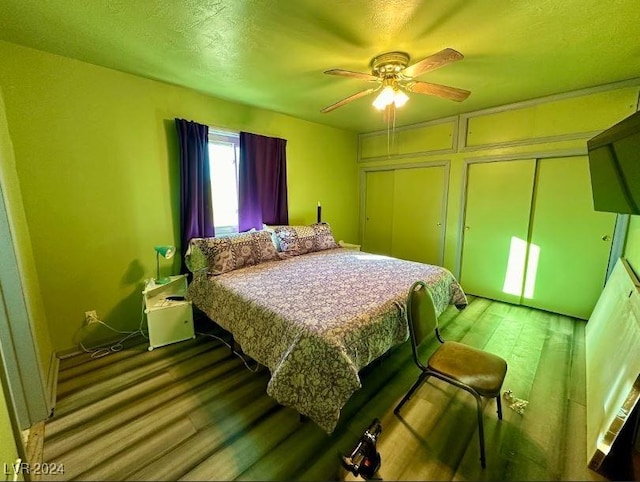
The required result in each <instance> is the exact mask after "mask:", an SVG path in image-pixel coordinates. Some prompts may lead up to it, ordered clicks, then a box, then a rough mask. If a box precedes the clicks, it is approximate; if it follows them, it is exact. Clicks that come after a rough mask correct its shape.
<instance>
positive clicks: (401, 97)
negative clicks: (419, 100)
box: [393, 89, 409, 107]
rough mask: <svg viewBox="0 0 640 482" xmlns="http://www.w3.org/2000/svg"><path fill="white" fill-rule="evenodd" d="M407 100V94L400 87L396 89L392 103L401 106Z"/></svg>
mask: <svg viewBox="0 0 640 482" xmlns="http://www.w3.org/2000/svg"><path fill="white" fill-rule="evenodd" d="M408 100H409V96H408V95H407V94H405V93H404V92H402V91H401V90H400V89H398V90H396V92H395V95H394V97H393V103H394V104H395V105H396V107H402V106H403V105H405V104H406V103H407V101H408Z"/></svg>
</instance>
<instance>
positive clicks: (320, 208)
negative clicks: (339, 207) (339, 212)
mask: <svg viewBox="0 0 640 482" xmlns="http://www.w3.org/2000/svg"><path fill="white" fill-rule="evenodd" d="M316 222H318V223H321V222H322V206H321V205H320V201H318V216H317V221H316Z"/></svg>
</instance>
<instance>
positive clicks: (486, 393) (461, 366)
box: [427, 341, 507, 398]
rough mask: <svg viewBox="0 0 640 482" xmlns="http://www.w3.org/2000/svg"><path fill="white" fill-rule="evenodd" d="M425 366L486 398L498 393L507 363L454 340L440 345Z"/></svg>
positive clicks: (493, 396) (491, 354)
mask: <svg viewBox="0 0 640 482" xmlns="http://www.w3.org/2000/svg"><path fill="white" fill-rule="evenodd" d="M427 367H428V368H429V369H430V370H434V371H436V372H440V373H442V374H443V375H446V376H448V377H451V378H452V379H454V380H457V381H458V382H460V383H463V384H465V385H468V386H470V387H471V388H473V389H474V390H475V391H476V392H478V393H479V394H480V395H482V396H483V397H489V398H495V397H496V396H498V395H499V394H500V388H502V382H503V381H504V377H505V375H506V374H507V362H505V361H504V360H503V359H502V358H500V357H499V356H496V355H494V354H493V353H487V352H486V351H482V350H478V349H477V348H474V347H472V346H469V345H465V344H463V343H458V342H456V341H445V342H444V343H443V344H442V345H440V346H439V347H438V349H437V350H436V352H435V353H434V354H433V355H432V356H431V358H429V361H428V363H427Z"/></svg>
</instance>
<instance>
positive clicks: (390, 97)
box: [373, 85, 396, 110]
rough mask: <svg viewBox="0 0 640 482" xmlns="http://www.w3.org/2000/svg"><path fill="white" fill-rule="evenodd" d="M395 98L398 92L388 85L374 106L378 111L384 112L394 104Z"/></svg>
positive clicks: (376, 99)
mask: <svg viewBox="0 0 640 482" xmlns="http://www.w3.org/2000/svg"><path fill="white" fill-rule="evenodd" d="M395 96H396V92H395V90H394V89H393V87H391V86H390V85H386V86H384V88H383V89H382V91H381V92H380V93H379V94H378V96H377V97H376V98H375V100H374V101H373V106H374V107H375V108H376V109H378V110H384V108H385V107H387V106H388V105H389V104H391V103H393V101H394V99H395Z"/></svg>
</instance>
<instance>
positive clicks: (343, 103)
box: [320, 87, 379, 114]
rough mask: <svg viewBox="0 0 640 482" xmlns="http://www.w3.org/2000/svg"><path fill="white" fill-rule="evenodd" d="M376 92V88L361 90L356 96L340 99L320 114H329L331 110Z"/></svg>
mask: <svg viewBox="0 0 640 482" xmlns="http://www.w3.org/2000/svg"><path fill="white" fill-rule="evenodd" d="M378 88H379V87H378ZM376 90H378V89H377V88H371V89H367V90H363V91H361V92H358V93H356V94H353V95H350V96H349V97H347V98H345V99H342V100H340V101H338V102H336V103H335V104H331V105H330V106H329V107H325V108H324V109H322V110H321V111H320V112H322V113H323V114H326V113H327V112H331V111H332V110H334V109H337V108H338V107H342V106H343V105H345V104H348V103H349V102H351V101H352V100H356V99H359V98H360V97H364V96H365V95H369V94H371V93H372V92H375V91H376Z"/></svg>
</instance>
